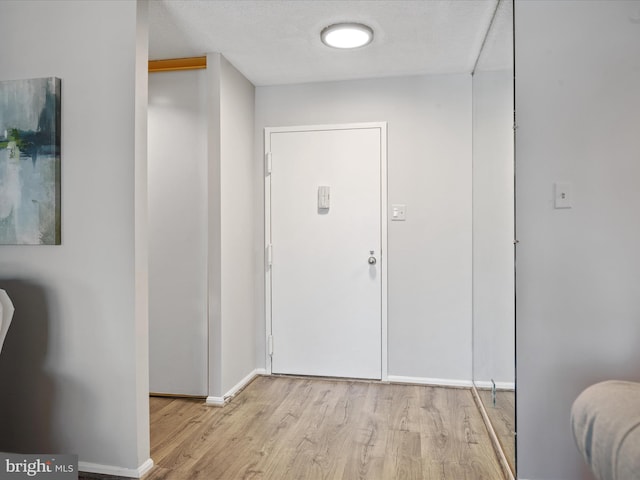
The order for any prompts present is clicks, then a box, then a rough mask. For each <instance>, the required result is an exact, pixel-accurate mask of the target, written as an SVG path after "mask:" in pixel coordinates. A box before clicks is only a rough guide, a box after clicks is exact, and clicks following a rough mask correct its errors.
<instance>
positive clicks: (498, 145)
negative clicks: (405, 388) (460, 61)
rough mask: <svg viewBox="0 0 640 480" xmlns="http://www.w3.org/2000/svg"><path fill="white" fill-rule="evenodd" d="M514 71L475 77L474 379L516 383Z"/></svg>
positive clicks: (504, 384)
mask: <svg viewBox="0 0 640 480" xmlns="http://www.w3.org/2000/svg"><path fill="white" fill-rule="evenodd" d="M513 209H514V205H513V71H512V70H499V71H486V72H483V71H476V73H475V74H474V76H473V378H474V381H475V382H476V385H480V386H484V387H486V386H488V385H490V380H494V381H495V382H496V383H497V384H499V385H500V386H502V387H513V384H514V378H515V362H514V355H515V351H514V350H515V349H514V347H515V331H514V330H515V322H514V311H515V298H514V297H515V291H514V262H513V237H514V218H513V215H514V212H513Z"/></svg>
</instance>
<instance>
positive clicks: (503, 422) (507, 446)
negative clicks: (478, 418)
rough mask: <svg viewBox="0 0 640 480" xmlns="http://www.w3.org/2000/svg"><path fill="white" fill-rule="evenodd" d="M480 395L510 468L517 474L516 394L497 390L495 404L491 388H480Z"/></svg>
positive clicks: (510, 391) (511, 391)
mask: <svg viewBox="0 0 640 480" xmlns="http://www.w3.org/2000/svg"><path fill="white" fill-rule="evenodd" d="M478 395H479V396H480V400H482V404H483V405H484V409H485V410H486V412H487V416H488V417H489V420H490V421H491V425H492V426H493V430H494V431H495V432H496V436H497V437H498V441H499V442H500V445H501V446H502V451H503V452H504V454H505V456H506V457H507V462H508V463H509V468H511V472H513V473H514V475H515V462H516V460H515V459H516V394H515V392H514V391H513V390H498V391H496V404H495V405H493V400H492V397H491V390H485V389H478Z"/></svg>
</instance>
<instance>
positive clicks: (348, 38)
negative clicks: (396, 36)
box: [320, 23, 373, 48]
mask: <svg viewBox="0 0 640 480" xmlns="http://www.w3.org/2000/svg"><path fill="white" fill-rule="evenodd" d="M320 38H322V43H324V44H325V45H328V46H329V47H333V48H358V47H364V46H365V45H368V44H370V43H371V41H372V40H373V30H371V28H369V27H367V26H366V25H362V24H361V23H336V24H334V25H329V26H328V27H327V28H325V29H324V30H322V33H321V34H320Z"/></svg>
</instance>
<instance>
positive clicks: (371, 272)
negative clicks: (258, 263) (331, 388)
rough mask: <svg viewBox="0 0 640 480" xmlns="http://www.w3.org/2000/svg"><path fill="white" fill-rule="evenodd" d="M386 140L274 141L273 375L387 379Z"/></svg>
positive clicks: (329, 135)
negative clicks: (323, 191)
mask: <svg viewBox="0 0 640 480" xmlns="http://www.w3.org/2000/svg"><path fill="white" fill-rule="evenodd" d="M381 135H382V131H381V128H352V129H329V130H314V131H275V132H271V133H270V137H269V140H270V142H269V143H270V150H271V155H272V157H271V158H272V160H271V161H272V174H271V225H270V226H271V243H272V244H273V266H272V269H271V312H272V322H271V326H272V335H273V349H274V350H273V357H272V371H273V372H274V373H288V374H305V375H323V376H339V377H358V378H378V379H379V378H381V360H382V359H381V341H382V337H381V325H382V323H381V298H382V297H381V286H382V283H381V268H382V262H380V249H381V160H382V152H381ZM319 187H329V208H328V209H326V208H319V195H318V189H319ZM370 251H373V252H374V253H373V257H374V258H375V259H376V264H375V265H370V264H369V263H368V260H369V257H370V256H371V254H370Z"/></svg>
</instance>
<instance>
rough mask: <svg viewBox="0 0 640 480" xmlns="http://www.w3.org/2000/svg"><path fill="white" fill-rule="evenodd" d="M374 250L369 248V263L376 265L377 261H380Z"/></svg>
mask: <svg viewBox="0 0 640 480" xmlns="http://www.w3.org/2000/svg"><path fill="white" fill-rule="evenodd" d="M373 254H374V251H373V250H369V255H370V256H369V260H368V261H369V265H375V264H376V263H378V260H377V259H376V257H374V256H373Z"/></svg>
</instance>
